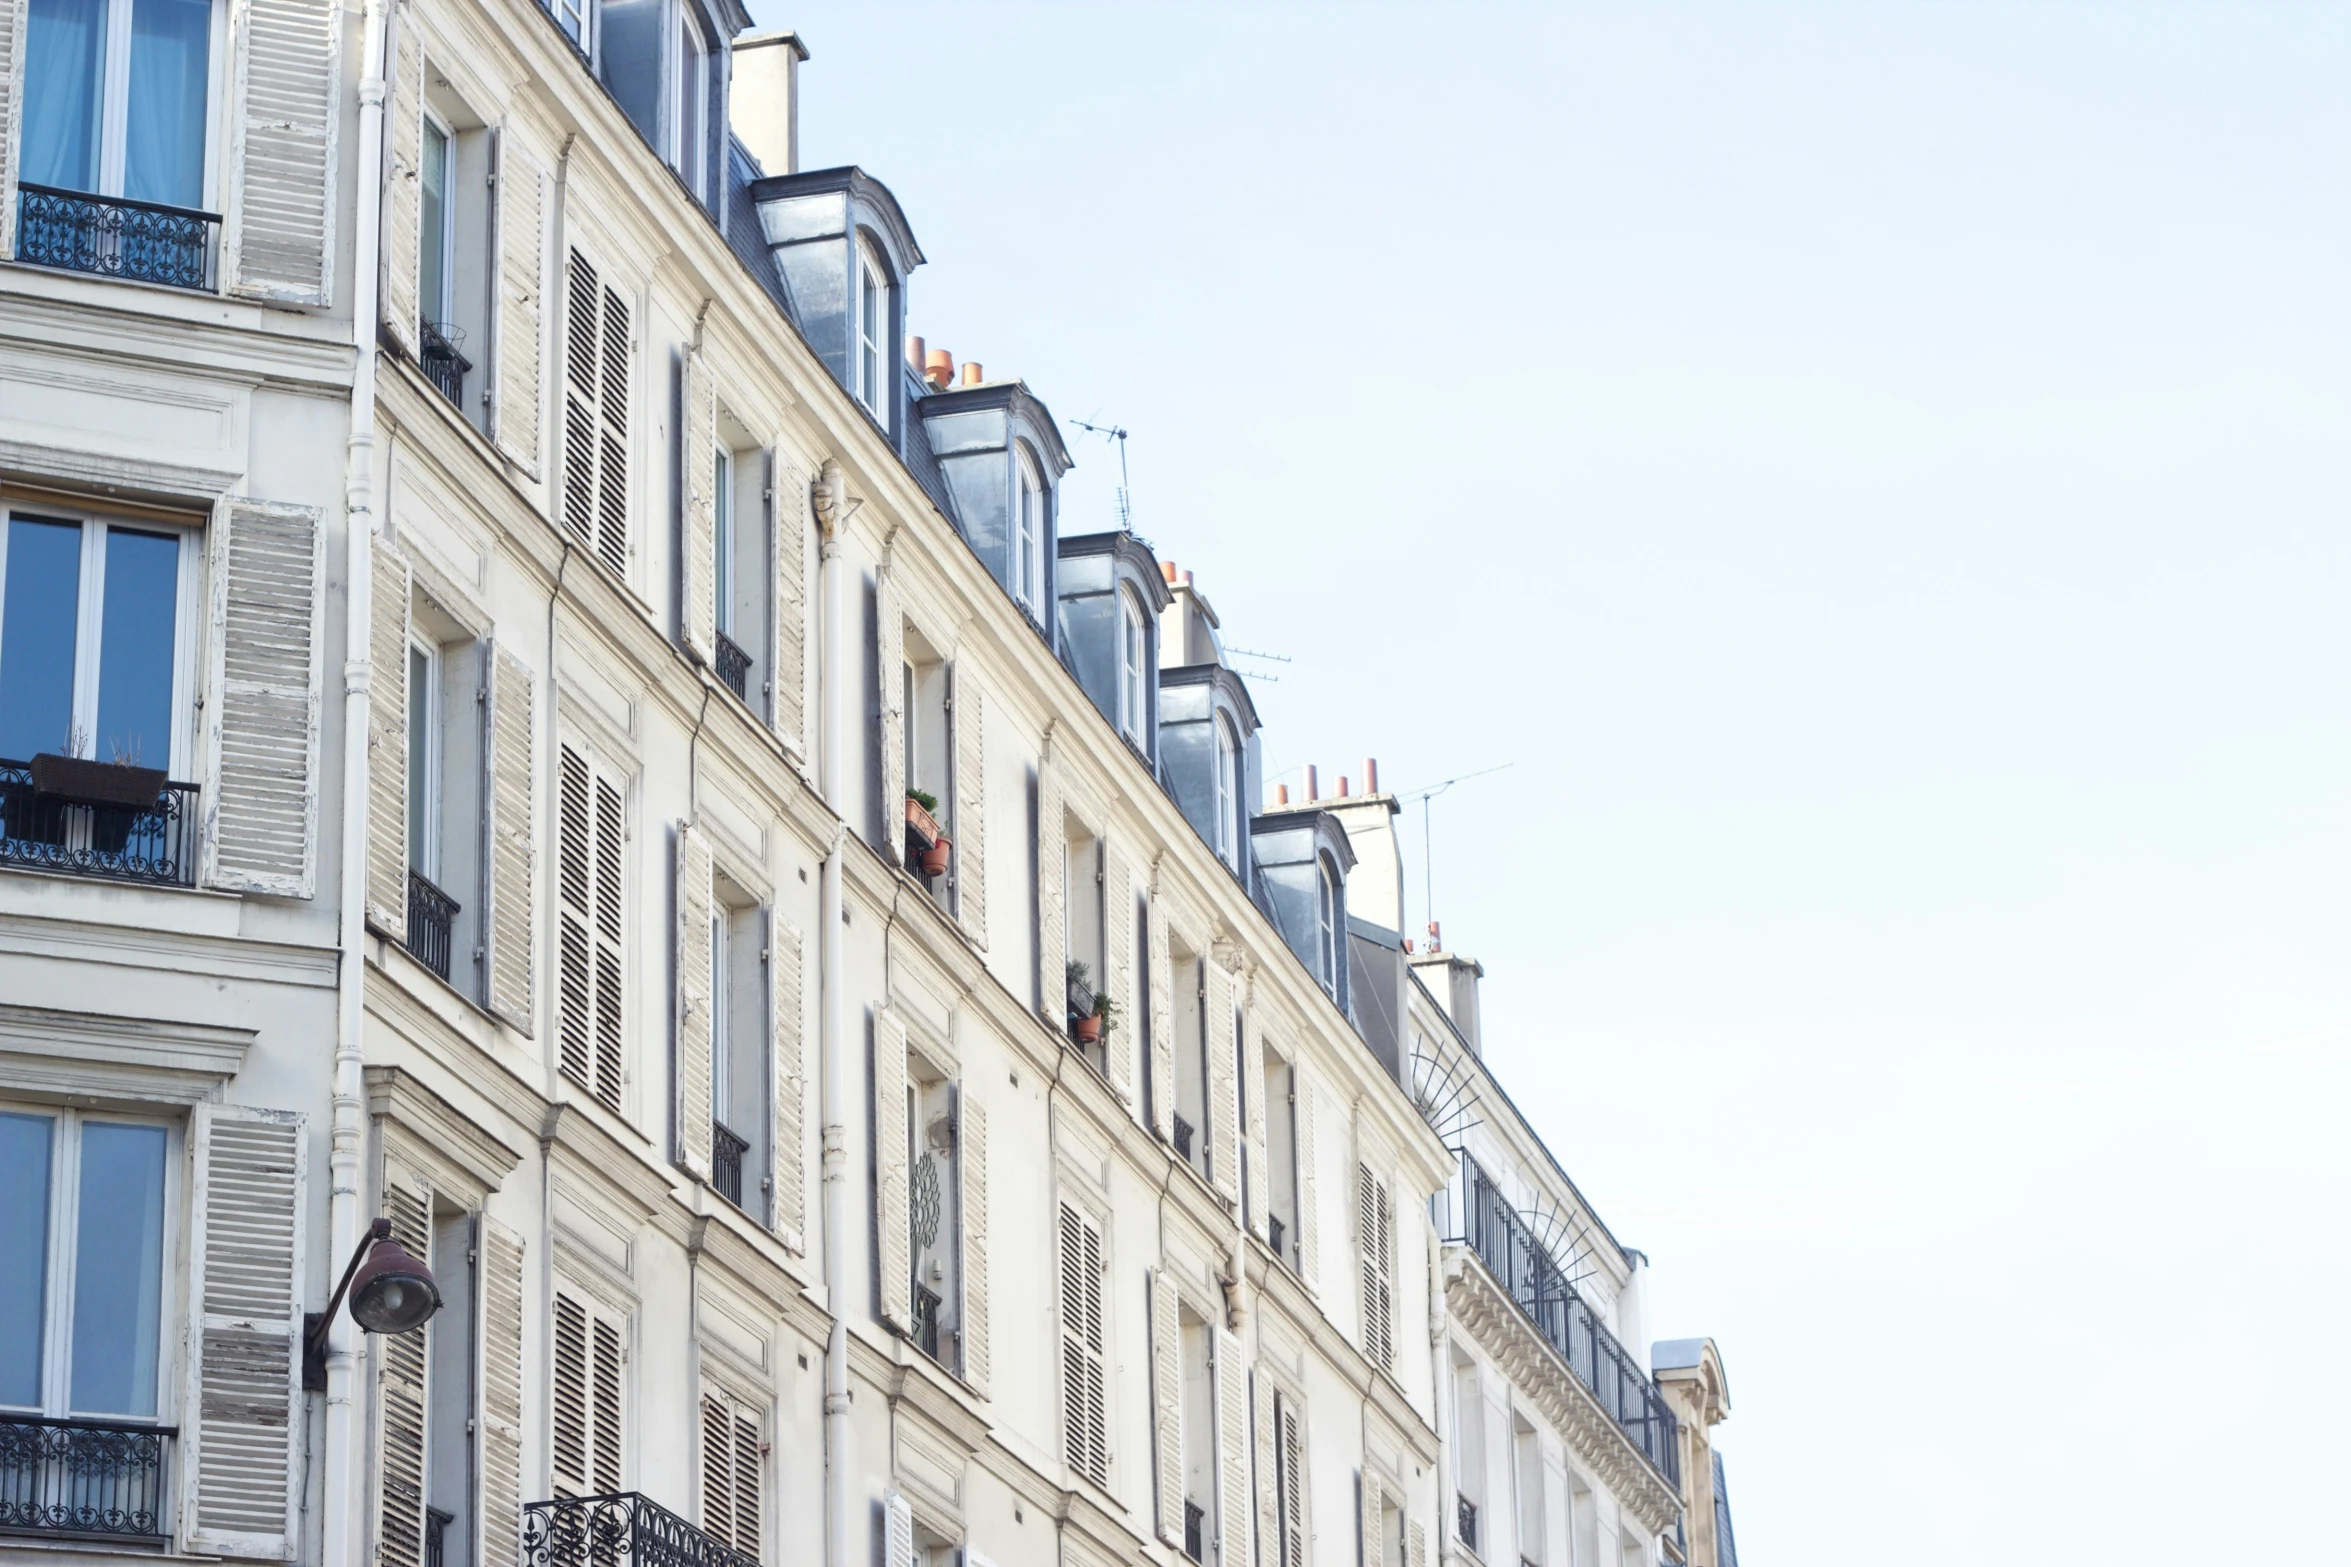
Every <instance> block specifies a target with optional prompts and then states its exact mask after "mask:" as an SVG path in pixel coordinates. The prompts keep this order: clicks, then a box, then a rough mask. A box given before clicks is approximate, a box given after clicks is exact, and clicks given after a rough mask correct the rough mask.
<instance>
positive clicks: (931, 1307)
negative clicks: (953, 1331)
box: [914, 1284, 941, 1360]
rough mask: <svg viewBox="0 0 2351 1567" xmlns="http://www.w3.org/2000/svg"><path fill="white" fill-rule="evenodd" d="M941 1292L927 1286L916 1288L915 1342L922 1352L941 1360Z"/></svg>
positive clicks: (919, 1285) (917, 1286) (922, 1285)
mask: <svg viewBox="0 0 2351 1567" xmlns="http://www.w3.org/2000/svg"><path fill="white" fill-rule="evenodd" d="M940 1305H941V1302H940V1300H939V1292H938V1291H937V1290H935V1289H932V1288H931V1287H930V1286H928V1285H926V1284H917V1285H915V1286H914V1342H915V1344H916V1346H917V1347H919V1348H920V1349H921V1350H922V1352H923V1353H924V1354H926V1355H928V1356H930V1357H931V1359H933V1360H936V1359H938V1358H939V1307H940Z"/></svg>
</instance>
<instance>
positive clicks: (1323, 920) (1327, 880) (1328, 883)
mask: <svg viewBox="0 0 2351 1567" xmlns="http://www.w3.org/2000/svg"><path fill="white" fill-rule="evenodd" d="M1316 864H1317V866H1318V867H1319V869H1318V872H1317V874H1316V876H1315V878H1314V882H1315V889H1314V890H1315V910H1314V933H1315V948H1314V953H1315V962H1314V977H1315V978H1316V979H1318V980H1320V981H1321V982H1322V988H1323V989H1325V990H1327V991H1329V992H1330V993H1331V994H1333V995H1337V994H1338V993H1339V878H1338V875H1337V873H1336V872H1334V871H1333V870H1332V869H1331V862H1330V860H1329V859H1328V858H1327V857H1325V858H1321V859H1318V860H1317V861H1316Z"/></svg>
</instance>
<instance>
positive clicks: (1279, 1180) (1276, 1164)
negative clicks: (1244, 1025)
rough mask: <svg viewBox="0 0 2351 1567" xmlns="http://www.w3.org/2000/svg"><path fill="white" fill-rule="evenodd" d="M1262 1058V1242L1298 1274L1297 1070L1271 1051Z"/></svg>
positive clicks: (1266, 1052)
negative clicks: (1263, 1116) (1263, 1168)
mask: <svg viewBox="0 0 2351 1567" xmlns="http://www.w3.org/2000/svg"><path fill="white" fill-rule="evenodd" d="M1263 1054H1264V1058H1265V1078H1264V1082H1263V1085H1262V1091H1263V1093H1264V1095H1265V1098H1264V1101H1263V1102H1264V1105H1265V1162H1266V1165H1267V1169H1266V1172H1265V1185H1266V1191H1265V1217H1266V1226H1265V1238H1266V1242H1267V1244H1268V1245H1270V1246H1271V1247H1272V1248H1273V1253H1274V1255H1275V1256H1277V1257H1279V1258H1281V1259H1282V1261H1283V1262H1284V1263H1285V1264H1286V1265H1288V1267H1289V1268H1290V1269H1291V1271H1293V1272H1296V1271H1299V1270H1298V1090H1297V1070H1296V1068H1294V1067H1292V1066H1291V1065H1290V1063H1289V1062H1287V1061H1285V1060H1283V1059H1282V1058H1281V1057H1280V1056H1278V1055H1275V1054H1274V1053H1273V1052H1272V1051H1271V1050H1267V1051H1265V1052H1263Z"/></svg>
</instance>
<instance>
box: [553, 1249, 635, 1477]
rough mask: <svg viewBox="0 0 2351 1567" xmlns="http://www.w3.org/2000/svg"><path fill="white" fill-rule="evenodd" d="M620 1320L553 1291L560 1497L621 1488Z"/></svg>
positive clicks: (581, 1297) (566, 1290)
mask: <svg viewBox="0 0 2351 1567" xmlns="http://www.w3.org/2000/svg"><path fill="white" fill-rule="evenodd" d="M626 1342H627V1336H626V1331H625V1327H624V1325H623V1323H622V1322H621V1319H620V1318H619V1317H617V1316H616V1315H614V1314H613V1313H612V1312H611V1311H610V1310H609V1309H607V1308H606V1307H605V1306H604V1305H602V1304H601V1303H600V1302H598V1301H596V1300H594V1299H593V1298H592V1297H590V1296H589V1295H587V1294H586V1293H584V1292H582V1291H580V1290H577V1289H575V1288H574V1287H572V1286H570V1285H568V1284H561V1283H559V1284H557V1285H556V1287H555V1386H554V1395H555V1396H554V1402H553V1407H552V1408H551V1409H550V1411H549V1415H550V1419H551V1425H552V1431H551V1441H550V1444H549V1452H550V1454H551V1471H552V1475H553V1480H554V1486H555V1494H556V1495H557V1496H603V1495H608V1494H609V1493H611V1492H614V1491H617V1490H619V1489H620V1488H621V1436H622V1431H621V1421H622V1417H623V1409H622V1392H621V1384H622V1357H623V1346H624V1345H625V1344H626Z"/></svg>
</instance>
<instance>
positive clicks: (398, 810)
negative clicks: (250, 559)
mask: <svg viewBox="0 0 2351 1567" xmlns="http://www.w3.org/2000/svg"><path fill="white" fill-rule="evenodd" d="M369 552H370V554H371V555H372V557H373V560H374V564H373V565H372V566H371V567H370V575H371V576H372V578H373V580H374V587H373V589H372V592H373V602H372V603H371V605H370V606H369V612H368V632H367V656H368V661H369V662H370V663H371V664H373V665H374V666H375V668H374V671H373V673H372V674H371V675H370V676H369V679H368V684H367V689H368V704H367V728H368V735H367V918H368V922H369V923H370V924H372V925H374V926H375V927H376V929H378V930H380V931H382V932H383V933H384V934H385V935H387V936H390V937H391V938H392V939H393V940H394V941H406V940H407V939H408V703H409V701H410V692H409V689H408V605H409V583H410V578H409V571H408V562H407V560H406V559H405V558H403V557H402V555H401V554H400V552H399V550H397V549H396V548H394V547H393V546H392V545H390V544H388V543H386V542H385V541H384V540H383V538H382V537H381V536H378V537H377V538H376V539H375V540H374V541H373V542H372V543H371V544H370V545H369Z"/></svg>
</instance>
